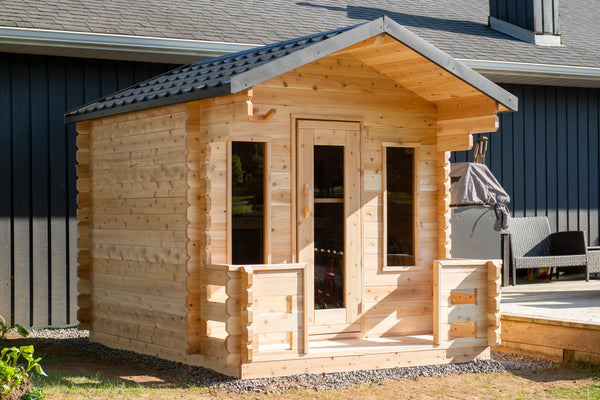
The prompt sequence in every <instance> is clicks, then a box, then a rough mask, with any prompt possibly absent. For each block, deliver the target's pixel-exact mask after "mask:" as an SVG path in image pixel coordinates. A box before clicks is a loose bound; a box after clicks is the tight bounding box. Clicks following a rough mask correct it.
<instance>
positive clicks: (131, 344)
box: [78, 104, 188, 361]
mask: <svg viewBox="0 0 600 400" xmlns="http://www.w3.org/2000/svg"><path fill="white" fill-rule="evenodd" d="M186 111H187V109H186V105H185V104H180V105H174V106H167V107H162V108H155V109H150V110H145V111H140V112H136V113H128V114H123V115H118V116H113V117H107V118H102V119H97V120H94V121H93V122H91V123H89V122H84V123H80V124H79V125H78V130H79V135H80V136H79V137H78V147H79V151H78V162H79V171H78V173H79V179H78V190H79V191H80V194H79V197H78V204H79V207H80V210H79V214H80V215H79V217H80V221H81V222H80V224H79V234H80V252H79V262H80V267H79V277H80V296H79V319H80V321H82V324H81V327H89V328H91V331H90V338H91V340H92V341H98V342H101V343H103V344H106V345H108V346H111V347H116V348H123V349H127V350H132V351H136V352H140V353H145V354H151V355H156V356H160V357H162V358H166V359H170V360H177V361H183V358H184V357H185V351H186V350H187V343H186V335H187V323H186V313H187V309H186V293H187V290H186V279H187V272H186V262H187V258H188V257H187V254H186V247H187V242H188V240H187V237H186V228H187V225H188V221H187V218H186V213H187V206H188V205H187V200H186V193H187V183H186V179H187V166H186V153H187V150H186V140H187V133H186V125H185V124H186V120H187V112H186ZM90 188H91V190H90ZM89 206H91V207H89ZM90 283H91V285H90Z"/></svg>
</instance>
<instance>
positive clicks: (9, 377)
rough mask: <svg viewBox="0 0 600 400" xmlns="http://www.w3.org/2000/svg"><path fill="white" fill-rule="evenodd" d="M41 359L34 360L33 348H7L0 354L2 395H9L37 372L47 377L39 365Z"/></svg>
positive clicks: (0, 392)
mask: <svg viewBox="0 0 600 400" xmlns="http://www.w3.org/2000/svg"><path fill="white" fill-rule="evenodd" d="M40 360H41V358H33V346H32V345H29V346H21V347H6V348H4V349H2V351H1V352H0V395H3V396H8V394H9V393H10V392H11V391H12V390H13V388H14V387H15V386H17V385H20V384H21V383H22V382H23V381H24V380H25V379H29V378H30V376H31V374H32V373H33V372H34V371H35V372H37V373H38V374H40V375H46V373H45V372H44V370H43V369H42V366H41V365H40V364H39V361H40Z"/></svg>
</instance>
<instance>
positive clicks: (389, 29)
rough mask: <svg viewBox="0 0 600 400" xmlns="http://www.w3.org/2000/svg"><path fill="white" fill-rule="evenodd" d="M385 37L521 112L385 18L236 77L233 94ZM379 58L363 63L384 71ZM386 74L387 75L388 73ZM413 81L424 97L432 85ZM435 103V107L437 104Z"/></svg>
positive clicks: (394, 58) (393, 58)
mask: <svg viewBox="0 0 600 400" xmlns="http://www.w3.org/2000/svg"><path fill="white" fill-rule="evenodd" d="M385 35H389V37H391V38H393V39H394V40H395V41H396V42H398V43H400V44H401V45H402V46H403V47H406V48H407V49H409V50H411V51H412V53H413V54H416V55H418V56H420V57H422V58H424V59H426V60H429V61H430V62H431V63H433V64H435V65H436V66H437V67H439V69H441V70H443V71H445V72H446V73H447V74H448V75H447V76H448V77H449V76H451V77H454V78H456V79H458V80H459V81H462V82H463V83H464V84H465V86H469V87H471V88H473V89H475V90H476V91H478V92H480V93H482V94H484V95H486V96H488V97H490V98H492V99H493V100H495V101H497V102H498V103H499V104H500V105H501V111H507V110H510V111H517V109H518V100H517V98H516V97H515V96H513V95H512V94H511V93H509V92H507V91H506V90H504V89H503V88H501V87H499V86H498V85H496V84H495V83H493V82H491V81H490V80H489V79H487V78H485V77H483V76H482V75H480V74H479V73H477V72H475V71H474V70H472V69H471V68H469V67H467V66H466V65H464V64H463V63H461V62H460V61H458V60H456V59H454V58H453V57H451V56H450V55H448V54H447V53H445V52H443V51H442V50H440V49H438V48H437V47H435V46H433V45H432V44H431V43H429V42H427V41H426V40H424V39H422V38H420V37H419V36H417V35H415V34H414V33H412V32H411V31H409V30H408V29H406V28H404V27H402V26H401V25H400V24H398V23H397V22H395V21H394V20H392V19H391V18H389V17H385V16H384V17H381V18H378V19H376V20H374V21H371V22H369V23H366V24H363V25H359V26H357V27H355V28H353V29H350V30H348V31H346V32H344V33H341V34H339V35H337V36H335V37H333V38H331V39H328V40H325V41H323V42H320V43H317V44H315V45H314V46H310V47H306V48H304V49H302V50H299V51H297V52H295V53H292V54H290V55H288V56H285V57H282V58H280V59H277V60H275V61H273V62H270V63H268V64H264V65H261V66H259V67H257V68H253V69H251V70H249V71H247V72H244V73H242V74H239V75H236V76H234V77H232V78H231V92H232V93H238V92H240V91H242V90H244V89H249V88H251V87H252V86H255V85H257V84H259V83H262V82H265V81H267V80H269V79H271V78H274V77H276V76H279V75H281V74H283V73H285V72H288V71H291V70H293V69H295V68H298V67H301V66H303V65H306V64H308V63H310V62H313V61H316V60H318V59H320V58H323V57H326V56H328V55H330V54H333V53H337V52H341V51H343V50H346V49H348V48H351V47H352V46H355V45H359V46H361V45H365V44H366V45H369V44H372V45H374V46H377V45H380V44H383V42H385V40H380V38H382V37H384V36H385ZM369 40H372V43H368V42H365V41H369ZM396 51H397V50H396ZM406 56H407V57H408V58H412V57H414V55H411V54H407V55H406ZM376 57H377V55H374V56H371V57H368V56H367V57H365V58H362V60H363V61H365V63H367V64H368V65H371V66H373V67H375V68H376V69H380V70H381V68H377V67H376V66H374V65H373V63H370V62H369V60H370V59H372V58H376ZM402 57H403V56H399V55H398V54H394V53H392V55H390V56H389V60H388V61H386V62H383V64H392V63H394V62H397V63H398V65H399V66H402V62H403V58H402ZM392 68H393V67H392ZM396 69H397V68H396ZM382 72H383V73H385V71H382ZM437 73H438V71H435V70H434V71H432V73H431V76H434V75H436V74H437ZM411 79H412V78H411ZM412 80H413V82H416V83H417V85H416V86H412V87H410V86H407V85H406V84H404V86H406V87H407V88H409V89H411V90H413V91H414V92H415V93H416V94H418V95H423V92H425V90H420V89H422V88H420V87H419V86H427V84H429V83H430V82H426V81H427V77H425V76H424V77H422V79H421V81H423V84H422V85H421V84H420V83H419V82H420V81H419V80H416V81H415V80H414V79H412ZM420 92H421V93H420ZM433 92H436V90H434V91H430V92H429V94H430V95H433V97H435V93H433ZM437 92H438V93H439V92H440V90H437ZM444 96H448V97H444ZM452 96H453V93H450V92H448V93H446V94H445V95H439V96H438V98H439V99H440V100H442V99H450V98H451V97H452ZM423 97H425V98H426V99H427V100H430V101H431V100H432V96H430V97H429V98H428V97H427V96H426V95H425V96H423ZM432 102H433V103H435V101H432Z"/></svg>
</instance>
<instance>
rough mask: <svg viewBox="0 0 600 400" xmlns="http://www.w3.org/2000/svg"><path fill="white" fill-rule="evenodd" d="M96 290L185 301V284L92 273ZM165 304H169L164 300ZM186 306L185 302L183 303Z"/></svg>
mask: <svg viewBox="0 0 600 400" xmlns="http://www.w3.org/2000/svg"><path fill="white" fill-rule="evenodd" d="M91 279H92V281H93V282H94V288H98V289H111V290H118V291H122V292H124V293H139V294H149V295H154V296H162V297H167V298H172V299H178V300H182V299H185V295H186V291H185V283H184V282H174V281H165V280H159V279H145V278H136V277H131V276H123V275H111V274H103V273H99V272H92V274H91ZM163 301H164V302H168V301H166V300H163ZM182 303H183V305H184V306H185V300H183V301H182Z"/></svg>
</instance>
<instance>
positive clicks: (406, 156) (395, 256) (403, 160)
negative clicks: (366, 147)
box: [383, 146, 415, 267]
mask: <svg viewBox="0 0 600 400" xmlns="http://www.w3.org/2000/svg"><path fill="white" fill-rule="evenodd" d="M383 150H384V167H385V172H384V182H383V183H384V211H383V212H384V214H383V215H384V219H383V220H384V238H383V240H384V267H405V266H414V265H415V175H414V170H415V167H414V165H415V150H414V148H407V147H392V146H386V147H384V148H383Z"/></svg>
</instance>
